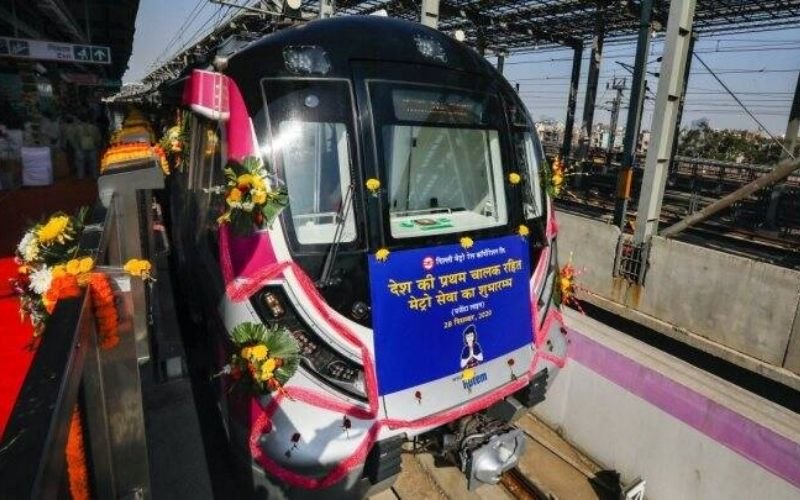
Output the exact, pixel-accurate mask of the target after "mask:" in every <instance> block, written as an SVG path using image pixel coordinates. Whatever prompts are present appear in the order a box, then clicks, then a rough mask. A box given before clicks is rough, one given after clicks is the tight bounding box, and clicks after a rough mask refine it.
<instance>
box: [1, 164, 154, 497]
mask: <svg viewBox="0 0 800 500" xmlns="http://www.w3.org/2000/svg"><path fill="white" fill-rule="evenodd" d="M154 170H156V171H157V174H156V173H155V172H154ZM137 172H138V173H137ZM125 174H128V175H125ZM117 176H119V177H118V178H117V179H114V177H117ZM104 178H106V181H105V182H104V181H103V178H101V181H100V183H99V184H100V199H101V202H102V203H101V202H98V203H97V205H96V206H95V207H94V209H93V211H92V213H91V216H90V220H89V221H88V223H87V226H86V229H85V230H84V233H83V235H82V236H81V241H80V250H81V255H92V256H93V257H95V262H96V264H97V267H96V269H95V272H102V273H105V274H106V275H107V276H108V277H109V280H110V281H111V282H112V283H113V284H114V287H115V288H116V290H115V298H116V304H117V313H118V317H119V321H118V324H119V326H118V332H117V335H118V338H119V341H118V342H117V343H116V344H115V345H113V346H110V345H104V344H103V343H102V341H101V338H100V336H99V332H98V329H97V318H96V317H95V315H94V311H93V307H92V301H91V296H90V293H89V292H88V291H87V290H83V292H82V294H81V295H80V297H78V298H73V299H66V300H61V301H59V302H58V304H57V305H56V308H55V310H54V311H53V314H52V315H51V316H50V318H49V319H48V322H47V326H46V328H45V330H44V332H43V333H42V335H41V337H40V338H39V339H37V340H36V342H37V343H38V345H37V346H36V352H35V354H34V357H33V359H32V361H31V365H30V369H29V371H28V373H27V375H26V378H25V381H24V383H23V385H22V388H21V390H20V392H19V395H18V398H17V401H16V404H15V406H14V408H13V410H12V413H11V416H10V418H9V421H8V423H7V425H6V429H5V432H4V434H3V436H2V440H0V498H3V499H6V498H9V499H17V498H19V499H29V498H30V499H50V498H62V497H69V494H68V491H69V478H68V470H67V464H66V452H65V448H66V445H67V439H68V433H69V429H70V423H71V421H72V417H73V411H75V409H76V408H77V410H78V414H79V416H80V422H81V424H82V425H81V427H82V428H83V436H84V438H85V439H84V443H85V447H84V450H85V454H84V456H85V463H86V466H87V469H88V472H89V474H88V475H89V479H90V480H89V483H90V484H89V488H90V490H91V491H90V494H91V496H92V498H131V499H132V498H136V499H139V498H150V496H151V492H150V478H149V466H148V457H147V445H146V441H145V426H144V411H143V402H142V392H141V381H140V375H139V364H140V362H142V361H143V358H142V344H145V345H146V343H147V341H148V339H147V338H146V334H147V332H146V330H147V328H148V318H149V317H150V314H149V301H148V287H147V286H146V285H145V284H143V283H142V280H139V279H132V278H131V277H130V276H128V275H127V274H126V273H124V272H123V270H122V266H123V263H124V262H125V261H126V260H127V259H128V258H130V257H131V256H136V257H144V258H148V247H149V246H150V245H148V241H147V238H146V237H145V238H144V239H145V241H141V240H140V239H139V238H142V235H146V234H147V232H146V231H142V228H143V227H144V228H147V227H148V226H146V225H145V224H148V223H149V210H148V208H149V205H148V204H147V203H148V201H149V192H147V191H144V192H142V191H141V189H151V188H157V187H162V186H163V176H161V172H160V171H159V170H158V167H157V166H156V165H155V164H151V165H146V168H142V169H139V170H138V171H129V172H124V173H122V174H112V175H108V176H104ZM154 180H155V181H158V180H160V183H161V185H160V186H159V185H158V182H154ZM142 194H144V195H145V196H142ZM132 200H133V201H132ZM137 200H138V201H137ZM134 208H135V209H136V210H134ZM134 240H135V241H134ZM137 243H138V244H137ZM142 243H144V244H142ZM133 254H135V255H133ZM142 318H144V323H143V322H142ZM142 328H144V330H145V332H144V338H143V334H142V332H141V331H137V330H141V329H142Z"/></svg>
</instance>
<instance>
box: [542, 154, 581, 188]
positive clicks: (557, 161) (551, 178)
mask: <svg viewBox="0 0 800 500" xmlns="http://www.w3.org/2000/svg"><path fill="white" fill-rule="evenodd" d="M542 172H543V173H542V175H543V177H544V186H545V189H546V190H547V193H548V194H549V195H550V197H551V198H558V197H559V196H560V195H561V191H562V190H564V183H565V181H566V178H567V177H573V176H576V175H588V174H586V173H578V172H573V171H571V170H569V169H567V168H565V167H564V163H563V161H562V160H561V157H560V156H556V157H555V158H554V159H553V163H551V164H550V166H549V167H547V166H545V168H544V169H543V171H542ZM567 194H568V195H570V196H571V197H573V198H575V195H573V194H572V193H570V192H569V191H567Z"/></svg>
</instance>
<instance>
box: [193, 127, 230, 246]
mask: <svg viewBox="0 0 800 500" xmlns="http://www.w3.org/2000/svg"><path fill="white" fill-rule="evenodd" d="M200 129H201V133H200V137H199V139H200V140H199V141H198V142H199V144H198V149H197V151H196V153H197V162H196V165H195V166H196V167H197V171H196V172H195V175H194V178H193V184H192V191H193V192H194V198H195V200H196V205H195V206H196V210H197V212H196V213H195V214H194V216H195V221H196V225H195V226H194V227H195V228H197V229H198V230H197V231H196V232H195V241H200V239H201V238H202V237H203V236H205V235H206V234H207V233H208V231H209V230H214V229H215V227H216V217H217V216H218V215H219V214H218V213H217V210H218V209H219V207H218V206H217V203H214V202H213V198H215V196H214V195H213V194H211V193H210V192H209V188H211V187H213V186H215V185H219V186H224V184H225V177H224V174H223V171H222V170H223V165H222V141H220V133H219V130H218V129H217V124H216V123H213V122H203V123H202V125H201V127H200ZM217 198H218V197H217Z"/></svg>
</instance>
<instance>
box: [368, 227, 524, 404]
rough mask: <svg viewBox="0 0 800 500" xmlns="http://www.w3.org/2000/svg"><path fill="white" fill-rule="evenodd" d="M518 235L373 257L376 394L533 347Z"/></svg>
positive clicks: (520, 241) (431, 379)
mask: <svg viewBox="0 0 800 500" xmlns="http://www.w3.org/2000/svg"><path fill="white" fill-rule="evenodd" d="M529 267H530V264H529V257H528V242H527V240H526V239H524V238H522V237H520V236H516V235H515V236H506V237H501V238H494V239H490V240H485V241H476V242H475V243H474V245H473V246H472V247H471V248H469V249H464V248H462V247H461V246H460V245H443V246H439V247H428V248H419V249H413V250H402V251H397V252H392V253H391V255H390V256H389V257H388V259H387V260H386V261H383V262H382V261H378V260H377V259H376V258H375V256H374V255H373V256H370V260H369V269H370V281H371V295H372V312H373V328H374V340H375V361H376V366H377V376H378V392H379V394H381V395H384V394H391V393H394V392H397V391H399V390H402V389H407V388H409V387H414V386H417V385H420V384H424V383H426V382H430V381H433V380H437V379H439V378H442V377H445V376H447V375H452V374H454V373H458V372H460V371H462V370H464V369H466V368H474V369H475V370H476V371H478V370H479V369H480V365H481V363H486V362H488V361H490V360H492V359H495V358H497V357H498V356H502V355H504V354H506V353H508V352H511V351H513V350H515V349H518V348H520V347H522V346H524V345H526V344H530V343H532V342H533V332H532V326H531V309H530V297H529V291H528V290H529V285H528V283H529V279H530V272H529Z"/></svg>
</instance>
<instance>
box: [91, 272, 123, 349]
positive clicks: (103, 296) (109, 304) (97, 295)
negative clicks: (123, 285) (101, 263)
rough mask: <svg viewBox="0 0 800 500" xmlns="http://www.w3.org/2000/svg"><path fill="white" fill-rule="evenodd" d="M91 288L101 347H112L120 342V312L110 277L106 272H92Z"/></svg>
mask: <svg viewBox="0 0 800 500" xmlns="http://www.w3.org/2000/svg"><path fill="white" fill-rule="evenodd" d="M89 290H90V293H91V296H92V308H93V309H94V317H95V319H96V321H97V333H98V336H99V337H100V347H101V348H102V349H111V348H113V347H115V346H116V345H117V344H118V343H119V314H118V312H117V305H116V299H115V298H114V290H113V288H112V287H111V282H110V279H109V278H108V276H107V275H106V274H103V273H92V275H91V277H90V287H89Z"/></svg>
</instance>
